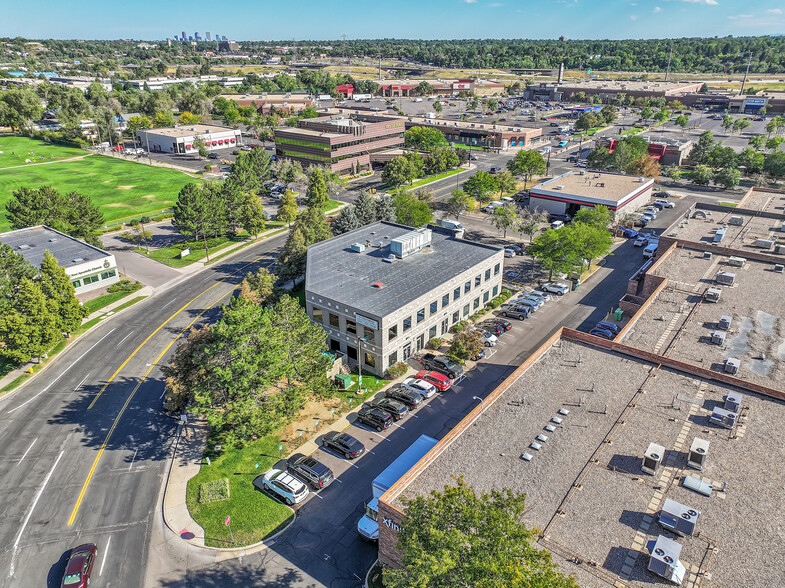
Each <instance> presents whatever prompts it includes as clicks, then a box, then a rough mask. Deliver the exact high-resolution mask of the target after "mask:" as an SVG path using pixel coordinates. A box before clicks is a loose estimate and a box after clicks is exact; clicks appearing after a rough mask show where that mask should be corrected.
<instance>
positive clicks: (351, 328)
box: [346, 319, 357, 335]
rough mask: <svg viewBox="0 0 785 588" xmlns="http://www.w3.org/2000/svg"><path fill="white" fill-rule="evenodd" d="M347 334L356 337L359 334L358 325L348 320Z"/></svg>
mask: <svg viewBox="0 0 785 588" xmlns="http://www.w3.org/2000/svg"><path fill="white" fill-rule="evenodd" d="M346 334H347V335H356V334H357V323H356V322H354V321H350V320H349V319H346Z"/></svg>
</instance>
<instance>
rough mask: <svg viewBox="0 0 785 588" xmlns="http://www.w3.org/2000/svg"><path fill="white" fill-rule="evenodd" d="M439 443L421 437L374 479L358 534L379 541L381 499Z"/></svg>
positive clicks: (358, 525) (359, 523) (425, 436)
mask: <svg viewBox="0 0 785 588" xmlns="http://www.w3.org/2000/svg"><path fill="white" fill-rule="evenodd" d="M437 443H438V441H437V440H436V439H434V438H432V437H428V435H420V437H419V439H417V441H415V442H414V443H412V444H411V445H410V446H409V448H408V449H406V451H404V452H403V453H402V454H401V455H399V456H398V458H397V459H396V460H395V461H394V462H392V463H391V464H390V465H388V466H387V467H386V468H385V470H384V471H383V472H382V473H381V474H379V475H378V476H376V478H374V480H373V482H372V483H371V491H372V492H373V498H372V499H371V501H370V502H369V503H368V504H366V505H365V514H364V515H363V517H362V518H361V519H360V521H359V522H358V523H357V532H358V533H359V534H360V536H361V537H362V538H363V539H366V540H368V541H378V540H379V520H378V518H379V498H380V497H381V495H382V494H384V493H385V492H387V490H389V489H390V488H392V485H393V484H395V483H396V482H397V481H398V480H400V479H401V478H402V477H403V475H404V474H405V473H406V472H408V471H409V470H410V469H412V466H414V464H416V463H417V462H418V461H420V459H422V457H423V456H424V455H425V454H426V453H428V452H429V451H430V450H431V449H433V448H434V446H435V445H436V444H437ZM390 524H391V523H390Z"/></svg>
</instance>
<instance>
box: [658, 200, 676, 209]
mask: <svg viewBox="0 0 785 588" xmlns="http://www.w3.org/2000/svg"><path fill="white" fill-rule="evenodd" d="M654 206H659V207H660V208H673V207H674V206H676V203H675V202H671V201H670V200H655V201H654Z"/></svg>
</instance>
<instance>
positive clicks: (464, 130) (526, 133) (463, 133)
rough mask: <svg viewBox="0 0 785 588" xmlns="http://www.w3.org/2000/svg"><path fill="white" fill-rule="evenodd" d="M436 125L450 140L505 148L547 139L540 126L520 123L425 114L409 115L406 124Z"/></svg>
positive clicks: (530, 145) (472, 144) (496, 148)
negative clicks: (459, 118)
mask: <svg viewBox="0 0 785 588" xmlns="http://www.w3.org/2000/svg"><path fill="white" fill-rule="evenodd" d="M412 127H435V128H437V129H439V130H440V131H441V132H442V133H444V136H445V138H446V139H447V140H448V141H449V142H450V143H460V144H461V145H469V146H472V147H483V148H486V149H493V150H496V151H505V150H507V149H509V148H510V147H523V148H524V149H529V148H531V147H532V146H536V145H538V144H540V143H543V142H545V141H546V139H545V138H544V137H543V136H542V129H541V128H532V127H521V126H518V124H517V123H512V124H511V123H505V122H497V123H479V122H467V121H452V120H450V121H448V120H444V119H436V118H429V117H427V116H424V117H419V116H410V117H409V118H408V119H407V121H406V128H407V129H410V128H412Z"/></svg>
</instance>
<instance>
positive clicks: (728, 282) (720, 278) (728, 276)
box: [714, 272, 736, 286]
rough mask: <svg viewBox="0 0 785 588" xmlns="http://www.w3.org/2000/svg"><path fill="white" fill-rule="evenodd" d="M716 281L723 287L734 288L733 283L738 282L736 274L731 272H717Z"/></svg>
mask: <svg viewBox="0 0 785 588" xmlns="http://www.w3.org/2000/svg"><path fill="white" fill-rule="evenodd" d="M714 280H715V281H716V282H717V283H718V284H722V285H723V286H733V282H734V281H735V280H736V274H732V273H731V272H717V275H716V276H715V278H714Z"/></svg>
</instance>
